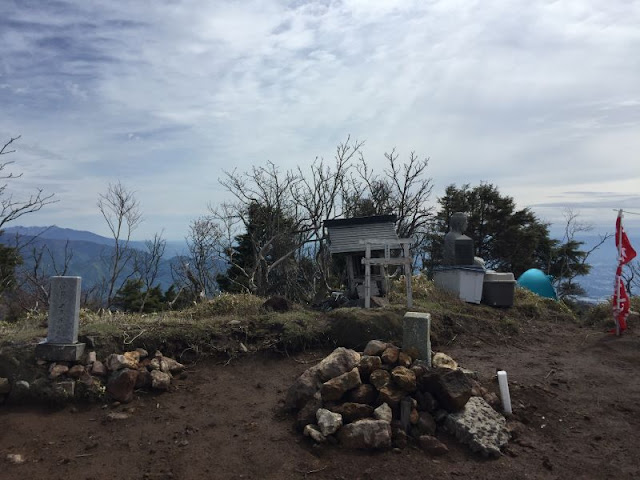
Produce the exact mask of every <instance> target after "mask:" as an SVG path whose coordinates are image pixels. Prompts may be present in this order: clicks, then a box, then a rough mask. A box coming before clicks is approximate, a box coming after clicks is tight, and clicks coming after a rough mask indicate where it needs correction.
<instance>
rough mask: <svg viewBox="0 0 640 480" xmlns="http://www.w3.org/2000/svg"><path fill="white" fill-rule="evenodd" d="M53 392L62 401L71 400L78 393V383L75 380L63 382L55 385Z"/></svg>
mask: <svg viewBox="0 0 640 480" xmlns="http://www.w3.org/2000/svg"><path fill="white" fill-rule="evenodd" d="M53 391H54V394H55V395H58V396H59V397H60V399H65V398H71V397H73V396H74V395H75V392H76V382H75V381H74V380H63V381H59V382H56V383H54V384H53Z"/></svg>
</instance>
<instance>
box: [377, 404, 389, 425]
mask: <svg viewBox="0 0 640 480" xmlns="http://www.w3.org/2000/svg"><path fill="white" fill-rule="evenodd" d="M373 417H374V418H375V419H377V420H382V421H384V422H389V423H391V420H392V419H393V412H392V411H391V407H390V406H389V405H387V404H386V403H383V404H382V405H380V406H379V407H378V408H376V409H375V410H374V411H373Z"/></svg>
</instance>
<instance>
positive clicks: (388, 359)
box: [381, 345, 400, 365]
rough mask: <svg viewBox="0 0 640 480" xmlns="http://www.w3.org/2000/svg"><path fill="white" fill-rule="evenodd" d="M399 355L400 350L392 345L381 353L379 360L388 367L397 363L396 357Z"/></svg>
mask: <svg viewBox="0 0 640 480" xmlns="http://www.w3.org/2000/svg"><path fill="white" fill-rule="evenodd" d="M399 355H400V349H399V348H398V347H395V346H393V345H391V346H389V347H387V348H386V349H385V351H384V352H382V355H381V358H382V362H383V363H386V364H388V365H395V364H396V363H397V361H398V356H399Z"/></svg>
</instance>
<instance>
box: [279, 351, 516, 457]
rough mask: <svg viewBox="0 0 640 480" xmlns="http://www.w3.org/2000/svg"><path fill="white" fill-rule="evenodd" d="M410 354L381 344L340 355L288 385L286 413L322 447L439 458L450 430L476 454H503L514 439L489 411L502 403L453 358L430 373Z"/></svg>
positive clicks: (441, 359) (438, 358)
mask: <svg viewBox="0 0 640 480" xmlns="http://www.w3.org/2000/svg"><path fill="white" fill-rule="evenodd" d="M411 353H414V352H411V351H408V352H405V351H402V350H401V349H400V348H398V347H396V346H395V345H391V344H388V343H385V342H381V341H378V340H372V341H371V342H369V343H368V344H367V346H366V348H365V349H364V352H362V353H359V352H356V351H354V350H349V349H346V348H337V349H336V350H334V351H333V352H332V353H331V354H330V355H329V356H327V357H326V358H325V359H323V360H322V361H321V362H320V363H319V364H317V365H315V366H313V367H311V368H309V369H307V370H306V371H305V372H304V373H303V374H302V375H301V376H300V377H299V378H298V379H297V380H296V381H295V383H294V384H293V385H291V387H290V388H289V390H288V392H287V397H286V406H287V408H289V409H291V410H296V411H297V412H298V413H297V426H298V428H299V429H301V430H302V431H303V432H304V434H305V435H306V436H309V437H311V438H312V439H313V440H314V441H315V442H318V443H324V442H330V443H335V444H340V445H342V446H344V447H349V448H364V449H384V448H390V447H395V448H404V447H406V446H407V445H408V444H409V442H415V443H417V444H419V445H420V446H421V447H422V449H423V450H424V451H425V452H427V453H429V454H432V455H441V454H445V453H447V451H448V449H447V447H446V445H444V444H443V443H442V442H440V440H438V438H437V436H436V435H437V433H438V431H439V430H440V429H447V430H449V431H450V432H452V433H453V434H454V435H455V436H456V437H457V438H458V439H459V440H460V441H461V442H463V443H465V444H467V445H469V446H470V447H471V449H472V450H474V451H478V452H480V453H482V454H484V455H494V456H497V455H500V449H501V448H502V447H503V446H504V445H505V444H506V443H507V441H508V440H509V433H508V431H507V429H506V420H505V418H504V417H503V416H502V415H501V414H500V413H498V412H497V411H496V410H494V408H492V406H491V405H490V403H493V404H494V405H496V404H497V403H498V399H497V396H496V395H495V394H494V393H492V392H489V391H488V390H487V389H485V388H484V387H482V386H481V385H480V384H479V383H478V382H477V380H476V379H475V377H476V375H475V374H474V372H471V371H468V370H465V369H461V368H458V366H457V364H456V362H455V361H454V360H453V359H451V357H449V356H447V355H444V354H442V353H436V354H435V355H433V358H432V366H429V364H428V362H426V361H422V360H414V359H413V358H412V356H411ZM489 402H490V403H489Z"/></svg>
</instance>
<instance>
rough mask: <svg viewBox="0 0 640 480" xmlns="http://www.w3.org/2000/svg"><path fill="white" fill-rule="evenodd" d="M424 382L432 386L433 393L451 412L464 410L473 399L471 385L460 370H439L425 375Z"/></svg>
mask: <svg viewBox="0 0 640 480" xmlns="http://www.w3.org/2000/svg"><path fill="white" fill-rule="evenodd" d="M423 382H426V383H427V384H429V385H431V388H432V390H431V393H433V394H434V396H435V397H436V399H437V400H438V403H439V404H440V405H441V406H442V407H443V408H444V409H446V410H448V411H449V412H458V411H460V410H462V409H463V408H464V406H465V404H466V403H467V401H468V400H469V398H470V397H471V383H470V381H469V379H468V378H467V377H466V376H465V374H464V373H462V372H461V371H459V370H449V369H446V368H445V369H438V370H435V371H434V372H433V373H432V374H429V375H425V376H424V377H423Z"/></svg>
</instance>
